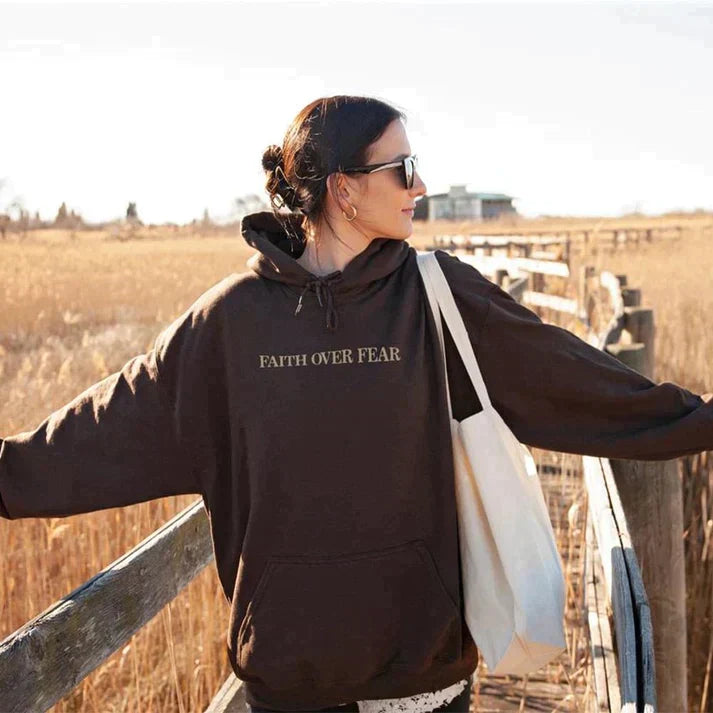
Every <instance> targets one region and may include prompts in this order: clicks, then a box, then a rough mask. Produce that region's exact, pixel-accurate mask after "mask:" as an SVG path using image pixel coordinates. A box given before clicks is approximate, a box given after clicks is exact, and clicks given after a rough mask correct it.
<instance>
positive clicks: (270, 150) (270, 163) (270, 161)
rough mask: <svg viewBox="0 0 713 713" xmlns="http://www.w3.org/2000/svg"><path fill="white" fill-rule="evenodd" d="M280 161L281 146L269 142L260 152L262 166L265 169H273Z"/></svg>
mask: <svg viewBox="0 0 713 713" xmlns="http://www.w3.org/2000/svg"><path fill="white" fill-rule="evenodd" d="M281 163H282V147H281V146H278V145H277V144H270V145H269V146H268V147H267V148H266V149H265V151H264V153H263V154H262V167H263V169H264V170H265V171H274V170H275V169H276V168H277V167H278V166H279V165H280V164H281Z"/></svg>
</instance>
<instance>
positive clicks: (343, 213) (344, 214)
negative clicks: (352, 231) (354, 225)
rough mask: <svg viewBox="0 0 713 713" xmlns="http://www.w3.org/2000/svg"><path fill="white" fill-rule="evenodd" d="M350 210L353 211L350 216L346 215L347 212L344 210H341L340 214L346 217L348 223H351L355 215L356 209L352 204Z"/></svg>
mask: <svg viewBox="0 0 713 713" xmlns="http://www.w3.org/2000/svg"><path fill="white" fill-rule="evenodd" d="M352 210H353V211H354V215H353V216H352V217H351V218H350V217H348V216H347V214H346V213H345V212H344V211H342V215H343V216H344V217H345V218H346V219H347V221H348V222H349V223H351V222H352V220H354V218H356V217H357V209H356V208H355V207H354V206H352Z"/></svg>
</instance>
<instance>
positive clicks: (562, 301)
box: [522, 290, 578, 314]
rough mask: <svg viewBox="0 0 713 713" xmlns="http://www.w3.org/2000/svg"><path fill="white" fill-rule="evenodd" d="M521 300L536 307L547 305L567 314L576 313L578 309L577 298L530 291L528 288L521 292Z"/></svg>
mask: <svg viewBox="0 0 713 713" xmlns="http://www.w3.org/2000/svg"><path fill="white" fill-rule="evenodd" d="M522 301H523V302H525V303H527V304H531V305H536V306H538V307H547V308H548V309H554V310H557V311H558V312H566V313H567V314H577V310H578V305H577V300H572V299H569V298H567V297H558V296H557V295H550V294H547V293H546V292H531V291H529V290H528V291H526V292H525V293H524V294H523V296H522Z"/></svg>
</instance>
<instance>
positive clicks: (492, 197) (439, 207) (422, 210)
mask: <svg viewBox="0 0 713 713" xmlns="http://www.w3.org/2000/svg"><path fill="white" fill-rule="evenodd" d="M512 201H513V196H506V195H505V194H504V193H469V192H468V191H466V189H465V186H464V185H458V186H451V187H450V190H449V191H448V193H435V194H433V195H430V196H423V197H422V198H421V199H420V200H419V201H418V202H417V203H416V211H415V213H414V216H413V217H414V220H416V219H420V220H492V219H494V218H498V217H499V216H501V215H503V214H516V213H517V210H516V209H515V208H514V207H513V204H512Z"/></svg>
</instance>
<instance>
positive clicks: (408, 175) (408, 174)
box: [404, 157, 413, 188]
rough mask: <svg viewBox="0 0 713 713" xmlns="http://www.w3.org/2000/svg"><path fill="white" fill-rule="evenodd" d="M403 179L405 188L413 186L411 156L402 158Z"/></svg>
mask: <svg viewBox="0 0 713 713" xmlns="http://www.w3.org/2000/svg"><path fill="white" fill-rule="evenodd" d="M404 179H405V182H406V188H411V186H413V160H412V159H411V157H408V158H405V159H404Z"/></svg>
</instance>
